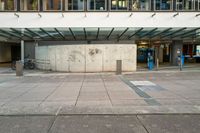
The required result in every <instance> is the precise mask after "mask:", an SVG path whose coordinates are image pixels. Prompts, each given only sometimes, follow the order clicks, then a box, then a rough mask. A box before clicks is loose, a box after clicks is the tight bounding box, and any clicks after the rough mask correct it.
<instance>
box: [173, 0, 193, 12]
mask: <svg viewBox="0 0 200 133" xmlns="http://www.w3.org/2000/svg"><path fill="white" fill-rule="evenodd" d="M194 5H195V0H177V1H176V9H177V10H194V7H195V6H194Z"/></svg>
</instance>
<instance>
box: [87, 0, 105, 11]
mask: <svg viewBox="0 0 200 133" xmlns="http://www.w3.org/2000/svg"><path fill="white" fill-rule="evenodd" d="M94 1H95V2H96V0H94ZM104 1H105V5H104V6H105V9H103V10H96V4H94V10H91V9H89V6H88V4H89V2H90V1H89V0H87V9H86V10H87V11H94V12H104V11H107V7H108V2H107V1H108V0H104Z"/></svg>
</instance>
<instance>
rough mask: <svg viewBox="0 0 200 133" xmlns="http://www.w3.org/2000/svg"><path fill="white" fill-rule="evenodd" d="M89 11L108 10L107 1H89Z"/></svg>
mask: <svg viewBox="0 0 200 133" xmlns="http://www.w3.org/2000/svg"><path fill="white" fill-rule="evenodd" d="M87 8H88V10H100V11H103V10H105V9H106V0H88V1H87Z"/></svg>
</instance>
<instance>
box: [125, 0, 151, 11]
mask: <svg viewBox="0 0 200 133" xmlns="http://www.w3.org/2000/svg"><path fill="white" fill-rule="evenodd" d="M150 4H151V2H150V0H132V1H131V3H130V7H129V9H130V10H133V11H148V10H150V7H151V6H150Z"/></svg>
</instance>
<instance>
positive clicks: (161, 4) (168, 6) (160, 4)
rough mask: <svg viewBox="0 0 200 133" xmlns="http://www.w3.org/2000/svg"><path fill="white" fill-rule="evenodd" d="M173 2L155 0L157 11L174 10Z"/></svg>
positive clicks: (169, 0) (170, 0)
mask: <svg viewBox="0 0 200 133" xmlns="http://www.w3.org/2000/svg"><path fill="white" fill-rule="evenodd" d="M172 7H173V6H172V0H155V10H172Z"/></svg>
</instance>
